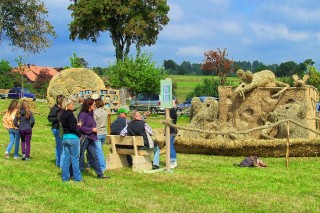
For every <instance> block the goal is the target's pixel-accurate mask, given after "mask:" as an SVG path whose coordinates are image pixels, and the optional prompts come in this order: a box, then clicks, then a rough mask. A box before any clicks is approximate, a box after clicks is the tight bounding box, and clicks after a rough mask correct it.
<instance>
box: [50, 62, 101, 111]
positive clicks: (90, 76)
mask: <svg viewBox="0 0 320 213" xmlns="http://www.w3.org/2000/svg"><path fill="white" fill-rule="evenodd" d="M105 89H106V87H105V85H104V83H103V81H102V79H101V78H100V77H99V76H98V75H97V74H96V73H94V72H93V71H92V70H90V69H87V68H70V69H66V70H63V71H61V72H60V73H59V74H58V75H56V76H54V77H53V78H52V79H51V81H50V83H49V86H48V90H47V101H48V105H49V107H52V106H53V105H54V104H55V99H56V97H57V95H64V96H66V97H69V96H71V95H73V94H77V93H78V92H79V91H81V90H93V91H98V90H105Z"/></svg>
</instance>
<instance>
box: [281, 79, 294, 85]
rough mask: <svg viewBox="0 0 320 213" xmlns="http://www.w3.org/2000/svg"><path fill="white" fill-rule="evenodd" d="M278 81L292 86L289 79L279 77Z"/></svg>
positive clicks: (291, 81) (292, 83)
mask: <svg viewBox="0 0 320 213" xmlns="http://www.w3.org/2000/svg"><path fill="white" fill-rule="evenodd" d="M279 81H281V82H283V83H286V84H289V85H290V86H291V87H293V86H294V82H293V80H292V78H291V77H280V78H279Z"/></svg>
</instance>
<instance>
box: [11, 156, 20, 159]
mask: <svg viewBox="0 0 320 213" xmlns="http://www.w3.org/2000/svg"><path fill="white" fill-rule="evenodd" d="M13 158H14V159H20V158H21V157H20V156H14V157H13Z"/></svg>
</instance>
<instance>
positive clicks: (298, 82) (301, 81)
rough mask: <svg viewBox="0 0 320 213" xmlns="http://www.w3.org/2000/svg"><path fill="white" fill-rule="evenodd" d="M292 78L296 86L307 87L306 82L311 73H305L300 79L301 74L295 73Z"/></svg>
mask: <svg viewBox="0 0 320 213" xmlns="http://www.w3.org/2000/svg"><path fill="white" fill-rule="evenodd" d="M292 79H293V81H294V86H295V87H306V86H307V84H306V83H307V81H308V80H309V75H304V76H303V78H302V79H300V78H299V76H298V75H296V74H295V75H293V76H292Z"/></svg>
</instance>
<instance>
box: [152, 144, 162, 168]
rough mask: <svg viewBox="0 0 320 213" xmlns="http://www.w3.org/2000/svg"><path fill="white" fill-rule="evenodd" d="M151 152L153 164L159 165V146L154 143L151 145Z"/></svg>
mask: <svg viewBox="0 0 320 213" xmlns="http://www.w3.org/2000/svg"><path fill="white" fill-rule="evenodd" d="M153 152H154V155H153V165H156V166H159V164H160V149H159V146H156V145H155V146H154V147H153Z"/></svg>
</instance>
